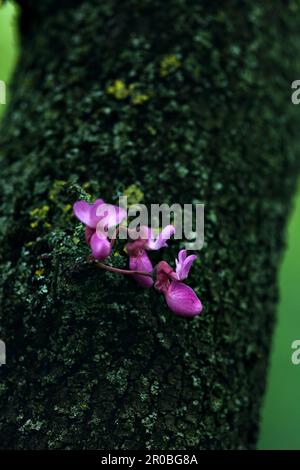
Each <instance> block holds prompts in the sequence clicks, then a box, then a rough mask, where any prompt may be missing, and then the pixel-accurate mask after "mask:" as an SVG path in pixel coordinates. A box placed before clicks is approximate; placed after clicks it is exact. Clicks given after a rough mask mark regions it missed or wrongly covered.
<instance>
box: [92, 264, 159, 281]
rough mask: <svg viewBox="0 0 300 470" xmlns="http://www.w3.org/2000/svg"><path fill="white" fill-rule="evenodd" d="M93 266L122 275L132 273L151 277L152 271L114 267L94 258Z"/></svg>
mask: <svg viewBox="0 0 300 470" xmlns="http://www.w3.org/2000/svg"><path fill="white" fill-rule="evenodd" d="M95 266H96V267H97V268H100V269H104V270H106V271H110V272H112V273H117V274H124V275H129V276H130V275H133V274H139V275H141V276H148V277H152V272H151V273H147V272H145V271H130V270H129V269H120V268H115V267H114V266H110V265H109V264H104V263H101V262H100V261H96V260H95Z"/></svg>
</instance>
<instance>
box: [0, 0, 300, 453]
mask: <svg viewBox="0 0 300 470" xmlns="http://www.w3.org/2000/svg"><path fill="white" fill-rule="evenodd" d="M19 3H20V4H21V7H22V14H21V19H20V30H21V46H22V51H21V57H20V60H19V64H18V66H17V70H16V72H15V76H14V79H13V83H12V95H13V97H12V101H11V103H10V106H9V109H8V111H7V113H6V117H5V119H4V123H3V126H2V130H1V160H0V162H1V176H0V180H1V188H2V192H1V197H0V204H1V212H0V220H1V224H0V238H1V244H0V257H1V263H0V286H1V290H0V292H1V296H0V300H1V312H0V338H1V339H2V340H4V341H5V343H6V348H7V360H6V361H7V365H6V366H3V367H1V368H0V374H1V385H0V428H1V444H0V446H1V448H2V449H96V448H97V449H155V450H163V449H177V450H182V449H243V448H253V447H255V443H256V439H257V431H258V423H259V414H260V408H261V403H262V397H263V393H264V389H265V378H266V371H267V365H268V355H269V349H270V342H271V335H272V329H273V323H274V312H275V305H276V301H277V272H278V266H279V262H280V258H281V254H282V248H283V240H284V228H285V224H286V219H287V215H288V211H289V207H290V200H291V196H292V193H293V191H294V188H295V183H296V174H297V171H298V168H299V161H297V159H296V158H295V152H294V150H293V146H292V137H293V126H294V124H293V123H294V121H293V119H292V116H291V112H292V105H291V104H290V96H289V93H290V82H291V81H292V80H294V79H296V78H297V73H298V72H299V68H298V64H297V63H296V62H295V63H293V60H294V58H295V57H296V55H297V53H298V50H296V41H295V40H294V39H295V31H296V30H297V28H299V19H297V15H296V14H295V13H296V11H295V9H296V8H297V4H296V3H295V2H294V1H289V2H288V1H285V2H283V1H281V0H276V1H274V2H263V1H258V0H256V1H253V0H245V1H243V2H240V1H238V0H228V1H227V2H221V3H220V2H208V1H201V2H194V1H191V0H165V1H164V2H163V3H162V2H161V0H152V1H150V0H128V1H120V0H103V1H101V2H99V1H96V0H82V1H79V0H78V1H76V0H73V1H72V2H71V1H67V0H64V1H58V0H57V1H56V0H44V1H43V2H35V1H33V0H27V1H25V0H19ZM298 16H299V15H298ZM298 42H299V41H298ZM124 191H125V193H127V194H128V193H130V195H131V196H130V197H131V200H134V199H135V198H138V199H139V200H140V199H141V198H142V202H143V203H145V204H150V203H175V202H177V203H191V202H201V203H204V204H205V206H206V207H205V211H206V216H205V217H206V218H205V247H204V249H203V250H202V251H200V252H199V260H200V262H198V263H197V264H196V265H195V266H194V268H193V272H192V275H191V282H190V285H191V286H193V287H195V286H196V290H197V293H198V294H199V296H200V298H201V300H202V302H203V305H204V310H203V314H202V315H201V316H200V317H198V318H195V319H193V320H187V319H183V318H179V317H176V316H174V315H173V314H172V313H171V312H170V311H169V310H168V309H167V307H166V305H165V303H164V301H163V298H162V297H160V296H159V295H158V294H157V293H156V292H155V291H154V290H153V291H152V290H147V291H145V290H143V289H141V288H139V287H138V286H137V285H135V284H134V283H133V282H132V281H131V280H130V279H124V278H123V277H118V276H116V275H114V274H111V273H106V272H102V271H100V270H95V269H92V268H91V267H87V266H85V265H84V264H83V265H82V266H80V259H81V257H83V256H85V254H87V253H88V248H87V247H86V245H85V243H84V233H83V232H84V229H83V226H82V225H81V224H79V223H77V221H76V220H75V218H74V217H73V216H72V211H71V208H70V205H71V204H72V203H73V202H74V201H75V200H76V199H78V198H81V197H85V196H86V193H88V194H90V195H91V196H92V197H102V198H104V199H105V200H106V201H108V202H112V203H116V202H117V198H118V195H119V194H123V193H124ZM177 249H178V243H173V244H171V246H170V248H169V249H168V250H166V251H165V252H164V253H163V256H164V259H166V260H168V261H169V262H170V263H173V262H174V261H173V260H174V258H175V255H176V254H177V251H178V250H177ZM160 255H161V253H160ZM110 261H111V262H112V263H113V264H114V265H117V266H126V262H127V261H126V255H125V253H124V252H123V251H122V250H121V249H120V250H117V252H116V255H112V258H111V260H110Z"/></svg>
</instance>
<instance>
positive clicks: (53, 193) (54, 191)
mask: <svg viewBox="0 0 300 470" xmlns="http://www.w3.org/2000/svg"><path fill="white" fill-rule="evenodd" d="M65 184H66V181H63V180H55V181H54V183H53V186H52V188H51V189H50V191H49V194H48V197H49V199H50V201H56V199H57V195H58V193H59V191H60V190H61V188H62V187H63V186H64V185H65Z"/></svg>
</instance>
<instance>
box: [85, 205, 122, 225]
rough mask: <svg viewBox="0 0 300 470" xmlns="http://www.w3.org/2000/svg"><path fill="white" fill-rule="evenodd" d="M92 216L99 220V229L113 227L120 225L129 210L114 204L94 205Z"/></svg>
mask: <svg viewBox="0 0 300 470" xmlns="http://www.w3.org/2000/svg"><path fill="white" fill-rule="evenodd" d="M92 216H93V217H94V218H95V219H96V220H97V229H98V226H99V230H100V231H103V228H108V229H109V228H111V227H115V226H116V225H119V224H120V223H121V222H122V221H123V220H124V219H125V218H126V216H127V211H126V210H125V209H123V208H122V207H119V206H113V205H112V204H106V203H104V204H99V205H97V206H95V207H93V210H92Z"/></svg>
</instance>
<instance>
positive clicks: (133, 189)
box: [124, 184, 144, 204]
mask: <svg viewBox="0 0 300 470" xmlns="http://www.w3.org/2000/svg"><path fill="white" fill-rule="evenodd" d="M124 196H127V200H128V204H138V203H139V202H141V201H142V200H143V198H144V193H143V192H142V191H141V189H140V188H139V187H138V186H137V185H136V184H131V185H130V186H128V188H126V189H125V191H124Z"/></svg>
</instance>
